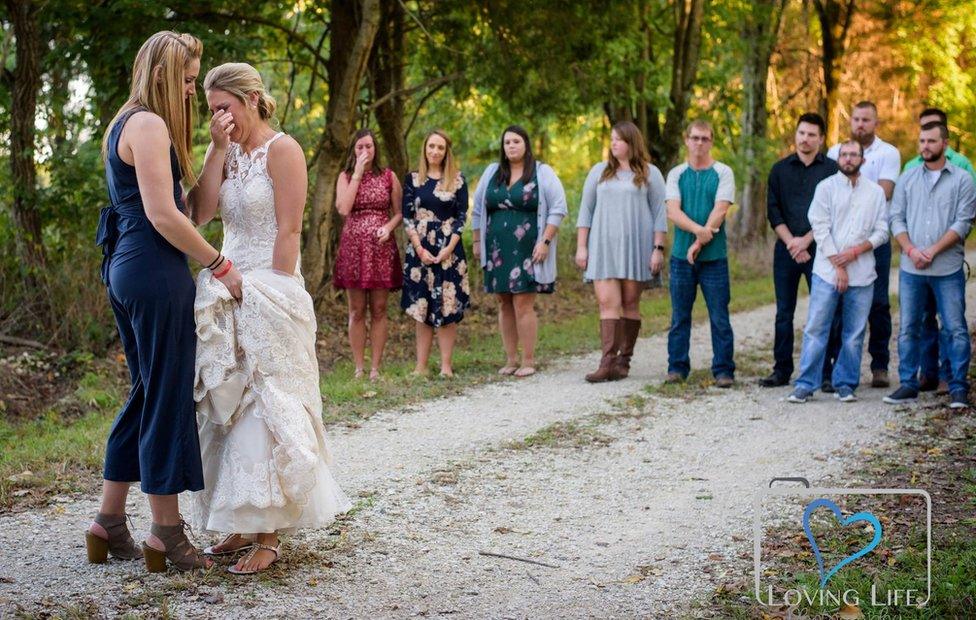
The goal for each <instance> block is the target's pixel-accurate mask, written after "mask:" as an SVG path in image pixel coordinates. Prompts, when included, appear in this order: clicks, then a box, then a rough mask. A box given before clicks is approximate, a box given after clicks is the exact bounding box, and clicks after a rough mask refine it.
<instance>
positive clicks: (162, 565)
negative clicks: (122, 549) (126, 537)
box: [142, 520, 211, 573]
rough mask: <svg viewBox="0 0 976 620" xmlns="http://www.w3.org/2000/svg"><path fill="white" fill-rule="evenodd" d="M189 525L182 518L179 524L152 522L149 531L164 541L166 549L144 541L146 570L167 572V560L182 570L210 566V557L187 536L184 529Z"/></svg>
mask: <svg viewBox="0 0 976 620" xmlns="http://www.w3.org/2000/svg"><path fill="white" fill-rule="evenodd" d="M188 527H189V526H188V525H187V524H186V522H185V521H182V520H181V521H180V523H179V524H177V525H160V524H158V523H153V524H152V528H150V530H149V531H150V532H151V533H152V535H153V536H155V537H156V538H158V539H159V540H160V541H161V542H162V543H163V546H164V547H166V550H165V551H160V550H159V549H156V548H154V547H151V546H150V545H149V543H145V542H144V543H142V553H143V556H144V557H145V559H146V570H148V571H149V572H150V573H163V572H166V561H167V560H169V563H170V564H172V565H173V566H174V567H176V569H177V570H181V571H188V570H194V569H198V568H209V567H210V565H211V561H210V559H209V558H207V557H206V556H204V555H203V554H201V553H200V550H199V549H197V548H196V547H194V546H193V543H191V542H190V539H189V538H187V537H186V532H185V531H184V529H185V528H188Z"/></svg>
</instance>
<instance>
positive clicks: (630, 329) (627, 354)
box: [613, 319, 641, 379]
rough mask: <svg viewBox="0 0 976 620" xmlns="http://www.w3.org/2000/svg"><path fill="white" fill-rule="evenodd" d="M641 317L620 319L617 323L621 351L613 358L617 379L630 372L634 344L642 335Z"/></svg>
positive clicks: (624, 377)
mask: <svg viewBox="0 0 976 620" xmlns="http://www.w3.org/2000/svg"><path fill="white" fill-rule="evenodd" d="M640 326H641V322H640V319H620V322H619V323H617V341H618V342H619V343H620V351H619V353H618V354H617V357H616V359H614V360H613V370H614V373H615V375H616V378H617V379H626V378H627V376H628V375H629V374H630V358H631V357H633V355H634V345H635V344H637V336H639V335H640Z"/></svg>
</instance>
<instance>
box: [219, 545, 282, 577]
mask: <svg viewBox="0 0 976 620" xmlns="http://www.w3.org/2000/svg"><path fill="white" fill-rule="evenodd" d="M262 549H263V550H265V551H271V552H272V553H274V554H275V557H274V559H273V560H271V563H270V564H268V565H267V566H265V567H264V568H261V569H258V570H247V571H245V570H237V568H236V566H237V565H236V564H235V565H232V566H228V567H227V572H228V573H230V574H232V575H254V574H256V573H260V572H262V571H266V570H268V569H269V568H271V566H272V564H274V563H275V562H277V561H278V558H280V557H281V543H278V546H277V547H272V546H271V545H263V544H261V543H259V542H256V543H254V544H253V545H252V546H251V550H250V551H248V552H247V555H245V556H244V557H243V558H241V559H242V560H243V561H244V563H245V564H246V563H247V562H249V561H250V560H251V559H252V558H253V557H254V556H255V555H256V554H257V552H258V551H261V550H262Z"/></svg>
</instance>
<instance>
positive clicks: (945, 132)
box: [922, 121, 949, 140]
mask: <svg viewBox="0 0 976 620" xmlns="http://www.w3.org/2000/svg"><path fill="white" fill-rule="evenodd" d="M929 129H938V130H939V135H940V136H942V139H943V140H948V139H949V128H948V127H946V126H945V125H943V124H942V123H940V122H938V121H932V122H931V123H925V124H924V125H922V131H928V130H929Z"/></svg>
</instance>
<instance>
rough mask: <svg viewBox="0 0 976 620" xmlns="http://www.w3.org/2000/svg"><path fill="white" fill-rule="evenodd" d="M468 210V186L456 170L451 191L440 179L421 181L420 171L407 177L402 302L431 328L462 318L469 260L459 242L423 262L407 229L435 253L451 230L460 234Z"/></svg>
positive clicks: (466, 300)
mask: <svg viewBox="0 0 976 620" xmlns="http://www.w3.org/2000/svg"><path fill="white" fill-rule="evenodd" d="M467 214H468V186H467V184H466V183H465V180H464V176H463V175H461V174H458V177H457V178H456V179H455V187H454V190H453V191H451V192H448V191H444V189H443V183H441V181H440V180H439V179H431V178H428V179H427V180H426V181H425V182H424V183H420V177H419V175H418V174H417V173H416V172H411V173H409V174H407V176H406V178H404V180H403V223H404V226H405V227H406V229H407V233H408V240H407V247H406V250H405V251H404V264H403V293H402V295H401V298H400V306H401V307H402V308H403V310H404V312H406V313H407V315H408V316H410V317H411V318H413V319H414V320H416V321H419V322H421V323H426V324H427V325H430V326H432V327H440V326H441V325H449V324H451V323H457V322H459V321H460V320H461V319H462V318H464V310H465V309H466V308H467V307H468V304H469V300H470V294H471V289H470V286H469V284H468V262H467V259H466V258H465V255H464V245H463V244H462V243H461V242H460V241H459V242H458V243H457V245H455V246H454V251H453V252H452V253H451V254H450V255H448V256H447V257H446V258H445V259H444V260H443V261H441V262H440V263H435V264H433V265H425V264H424V263H423V261H421V260H420V257H419V256H418V255H417V253H416V252H415V251H414V248H413V244H412V243H410V241H409V233H411V232H416V233H417V235H418V236H419V237H420V244H421V246H423V248H424V249H425V250H427V251H428V252H430V253H431V254H433V255H434V256H437V255H438V254H439V253H440V252H441V250H443V249H444V248H445V247H447V245H448V244H449V243H450V241H451V236H452V235H458V236H460V235H461V232H462V231H463V230H464V222H465V219H466V218H467Z"/></svg>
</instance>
